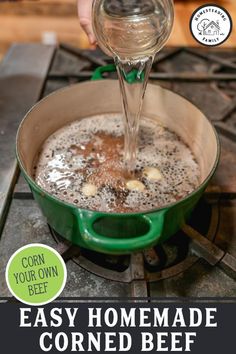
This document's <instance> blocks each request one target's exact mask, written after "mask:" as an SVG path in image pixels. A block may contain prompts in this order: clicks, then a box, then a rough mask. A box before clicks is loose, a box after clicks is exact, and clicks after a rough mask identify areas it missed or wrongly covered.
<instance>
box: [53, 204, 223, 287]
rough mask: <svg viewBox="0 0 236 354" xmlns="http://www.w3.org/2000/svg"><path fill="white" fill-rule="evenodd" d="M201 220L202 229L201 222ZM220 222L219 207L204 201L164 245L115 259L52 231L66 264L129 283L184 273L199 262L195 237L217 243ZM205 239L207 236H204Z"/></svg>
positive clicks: (57, 247)
mask: <svg viewBox="0 0 236 354" xmlns="http://www.w3.org/2000/svg"><path fill="white" fill-rule="evenodd" d="M199 218H201V228H200V229H199V228H198V224H199V223H198V221H199ZM218 222H219V208H218V203H213V204H212V203H209V202H207V201H206V199H205V198H204V199H202V200H201V201H200V203H199V205H198V207H197V208H196V209H195V211H194V213H193V215H192V218H191V220H190V221H189V224H188V225H185V226H184V227H183V229H182V230H180V231H179V232H178V233H177V234H175V235H174V236H173V237H171V238H170V239H169V240H168V241H167V242H165V243H163V244H162V245H157V246H155V247H153V248H150V249H148V250H144V251H143V252H140V253H135V254H132V255H121V256H113V255H107V254H102V253H98V252H95V251H91V250H88V249H84V248H80V247H78V246H74V245H71V244H70V243H69V242H68V241H66V240H65V239H63V237H61V236H60V235H58V233H57V232H56V231H55V230H53V229H51V228H50V227H49V228H50V231H51V234H52V236H53V238H54V240H55V241H56V243H57V246H56V249H57V250H58V251H59V252H60V253H61V254H62V256H63V258H64V259H65V261H68V260H69V259H71V260H72V261H73V262H75V263H76V264H78V266H80V267H81V268H83V269H85V270H87V271H89V272H91V273H93V274H95V275H97V276H100V277H103V278H106V279H109V280H113V281H119V282H125V283H129V282H132V281H133V280H145V281H147V282H153V281H158V280H162V279H167V278H169V277H173V276H175V275H178V274H179V273H182V272H184V271H185V270H187V269H188V268H189V267H191V266H192V265H193V264H194V263H195V262H197V261H198V260H199V256H198V255H196V254H195V251H194V250H195V248H196V247H195V243H194V242H193V239H194V238H195V234H197V235H201V237H203V238H204V239H208V240H209V242H213V241H214V238H215V236H216V233H217V228H218ZM202 235H204V236H202Z"/></svg>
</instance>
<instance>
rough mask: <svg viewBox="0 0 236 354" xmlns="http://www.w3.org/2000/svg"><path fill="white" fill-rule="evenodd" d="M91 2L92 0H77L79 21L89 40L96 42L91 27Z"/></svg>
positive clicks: (92, 42)
mask: <svg viewBox="0 0 236 354" xmlns="http://www.w3.org/2000/svg"><path fill="white" fill-rule="evenodd" d="M92 3H93V0H78V14H79V22H80V25H81V27H82V28H83V30H84V31H85V33H86V34H87V36H88V39H89V42H90V43H91V44H93V45H95V44H96V38H95V36H94V33H93V28H92Z"/></svg>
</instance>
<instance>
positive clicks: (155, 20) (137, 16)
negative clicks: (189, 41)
mask: <svg viewBox="0 0 236 354" xmlns="http://www.w3.org/2000/svg"><path fill="white" fill-rule="evenodd" d="M92 17H93V29H94V33H95V36H96V38H97V41H98V44H99V46H100V47H101V48H102V50H103V51H104V52H106V53H107V54H108V55H112V56H113V57H119V58H120V59H122V60H135V59H140V58H143V57H147V56H154V55H155V54H156V53H157V52H158V51H159V50H160V49H161V48H162V47H163V46H164V44H165V43H166V41H167V39H168V38H169V35H170V33H171V30H172V26H173V20H174V7H173V1H172V0H94V2H93V15H92Z"/></svg>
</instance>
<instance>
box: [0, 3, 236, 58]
mask: <svg viewBox="0 0 236 354" xmlns="http://www.w3.org/2000/svg"><path fill="white" fill-rule="evenodd" d="M209 2H210V1H209ZM214 2H218V3H219V4H221V5H222V6H224V7H225V8H227V9H228V11H229V12H230V13H231V15H232V17H233V20H234V23H235V28H234V32H233V34H232V35H231V37H230V39H229V40H228V41H227V42H226V43H225V44H224V46H227V47H228V46H236V1H235V0H224V1H223V0H222V1H216V0H215V1H214ZM203 3H207V1H191V0H185V1H177V0H175V10H176V20H175V26H174V31H173V34H172V36H171V38H170V41H169V45H171V46H172V45H173V46H175V45H181V46H187V45H192V46H197V45H198V44H197V42H196V41H194V40H193V39H192V36H191V34H190V31H189V18H190V16H191V14H192V13H193V11H194V10H195V9H196V8H197V6H199V5H200V4H203ZM44 32H55V33H56V36H57V38H58V41H61V42H68V43H70V44H72V45H75V46H79V47H81V48H87V47H88V46H89V44H88V41H87V38H86V36H85V35H84V33H83V31H82V30H81V28H80V26H79V22H78V18H77V9H76V0H33V1H32V0H31V1H20V2H6V1H3V2H2V1H1V2H0V58H1V57H2V56H3V55H4V53H5V52H6V50H7V49H8V47H9V46H10V45H11V43H12V42H28V41H29V42H37V41H41V40H42V36H43V34H44Z"/></svg>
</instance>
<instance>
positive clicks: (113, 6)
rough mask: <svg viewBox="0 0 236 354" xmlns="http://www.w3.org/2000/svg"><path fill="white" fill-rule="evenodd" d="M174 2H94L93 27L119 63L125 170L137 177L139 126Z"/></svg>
mask: <svg viewBox="0 0 236 354" xmlns="http://www.w3.org/2000/svg"><path fill="white" fill-rule="evenodd" d="M173 17H174V14H173V2H172V0H143V1H140V0H121V1H117V0H95V1H94V4H93V27H94V32H95V35H96V37H97V40H98V44H99V45H100V47H101V48H102V49H103V50H104V52H106V53H107V54H109V55H112V56H113V59H114V61H115V64H116V68H117V72H118V77H119V84H120V91H121V97H122V106H123V113H124V114H123V115H124V168H125V172H126V175H127V177H132V176H133V175H134V170H135V165H136V154H137V144H138V132H139V123H140V117H141V112H142V106H143V100H144V95H145V91H146V87H147V82H148V77H149V73H150V70H151V67H152V63H153V59H154V56H155V54H156V53H157V52H158V51H159V50H160V49H161V48H162V47H163V45H164V44H165V42H166V41H167V39H168V37H169V35H170V33H171V29H172V25H173Z"/></svg>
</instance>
